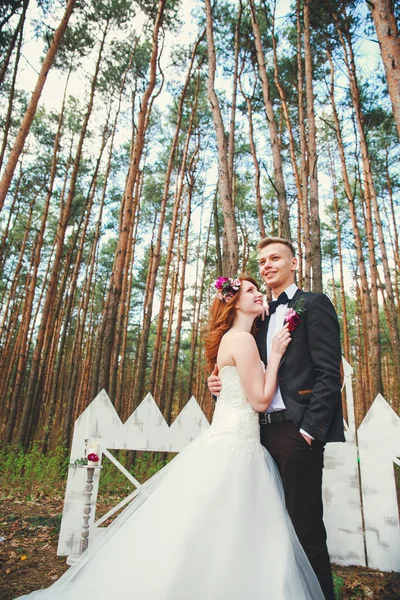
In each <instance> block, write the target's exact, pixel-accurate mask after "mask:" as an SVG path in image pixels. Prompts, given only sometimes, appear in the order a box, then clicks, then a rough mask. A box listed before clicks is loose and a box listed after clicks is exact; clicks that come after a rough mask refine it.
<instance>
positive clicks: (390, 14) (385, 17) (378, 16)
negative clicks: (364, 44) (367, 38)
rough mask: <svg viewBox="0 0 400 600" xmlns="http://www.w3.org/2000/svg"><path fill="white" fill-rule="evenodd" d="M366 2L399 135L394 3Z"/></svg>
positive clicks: (399, 40)
mask: <svg viewBox="0 0 400 600" xmlns="http://www.w3.org/2000/svg"><path fill="white" fill-rule="evenodd" d="M367 4H368V5H369V6H370V8H371V13H372V18H373V20H374V23H375V29H376V33H377V36H378V42H379V48H380V50H381V55H382V62H383V66H384V68H385V73H386V81H387V85H388V90H389V96H390V99H391V101H392V107H393V116H394V120H395V123H396V127H397V132H398V134H399V137H400V34H399V29H398V25H397V22H396V17H395V14H394V6H395V3H394V2H393V0H373V2H368V3H367Z"/></svg>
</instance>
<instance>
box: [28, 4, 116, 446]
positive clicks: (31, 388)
mask: <svg viewBox="0 0 400 600" xmlns="http://www.w3.org/2000/svg"><path fill="white" fill-rule="evenodd" d="M70 1H72V0H70ZM107 32H108V23H107V24H106V27H105V29H104V32H103V38H102V41H101V44H100V49H99V53H98V58H97V62H96V66H95V72H94V76H93V80H92V85H91V91H90V97H89V103H88V108H87V111H86V115H85V118H84V120H83V124H82V128H81V132H80V137H79V142H78V147H77V151H76V155H75V159H74V165H73V168H72V172H71V179H70V182H69V191H68V195H67V198H66V201H65V204H64V202H62V203H61V211H60V218H59V222H58V225H57V234H56V254H55V257H54V263H53V266H52V271H51V275H50V282H49V286H48V289H47V293H46V298H45V301H44V306H43V310H42V315H41V321H40V325H39V331H38V337H37V340H36V346H35V351H34V355H33V358H32V365H31V370H30V378H29V384H28V391H27V395H26V398H25V402H24V407H23V411H22V417H21V421H20V425H19V429H18V439H19V441H20V442H21V443H22V445H23V446H24V448H26V447H27V445H28V443H29V436H30V430H31V426H30V422H32V420H31V417H32V415H34V414H35V413H36V405H37V402H38V400H39V394H40V389H41V385H42V381H41V380H40V378H39V373H40V370H41V359H42V355H46V354H47V345H45V334H46V332H47V334H48V325H49V323H50V321H49V319H51V316H52V305H53V303H54V301H55V296H56V292H57V283H58V278H59V271H60V267H61V260H62V255H63V251H64V240H65V235H66V230H67V227H68V222H69V219H70V215H71V208H72V201H73V199H74V196H75V188H76V183H77V179H78V172H79V167H80V162H81V156H82V149H83V143H84V140H85V137H86V133H87V128H88V124H89V119H90V116H91V113H92V109H93V101H94V95H95V90H96V84H97V79H98V74H99V70H100V62H101V57H102V52H103V48H104V42H105V38H106V35H107Z"/></svg>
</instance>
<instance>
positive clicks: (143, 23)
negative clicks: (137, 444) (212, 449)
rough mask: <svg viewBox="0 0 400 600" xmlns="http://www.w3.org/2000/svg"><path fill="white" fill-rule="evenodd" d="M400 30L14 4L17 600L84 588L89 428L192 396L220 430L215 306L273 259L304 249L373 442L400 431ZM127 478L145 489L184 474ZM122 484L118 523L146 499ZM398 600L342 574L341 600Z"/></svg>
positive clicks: (10, 326)
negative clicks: (83, 437) (82, 426)
mask: <svg viewBox="0 0 400 600" xmlns="http://www.w3.org/2000/svg"><path fill="white" fill-rule="evenodd" d="M399 10H400V7H399V6H398V4H396V3H395V2H391V1H390V0H376V1H374V2H370V1H364V0H349V1H344V0H258V1H257V2H255V1H254V0H241V1H238V0H236V1H234V0H218V1H215V2H214V3H213V5H211V2H210V0H190V1H188V0H183V1H182V2H179V0H158V1H157V2H156V1H153V2H151V1H149V0H137V1H136V0H135V1H131V0H63V1H59V0H36V1H34V0H4V1H3V2H2V3H1V6H0V123H1V132H0V393H1V404H0V440H1V444H0V478H1V481H2V490H3V491H2V494H1V500H2V517H1V518H0V545H1V544H4V543H5V544H6V546H7V547H6V551H5V552H3V553H2V554H0V566H1V567H2V570H1V571H2V574H1V576H0V588H1V590H2V591H1V592H0V597H1V599H2V600H9V598H13V597H15V596H18V595H19V594H20V593H25V592H27V591H29V590H31V589H36V588H39V587H42V586H46V585H49V584H50V583H51V582H52V581H54V579H56V578H57V577H58V576H59V575H60V574H61V572H62V571H63V570H65V568H66V567H65V564H64V561H63V560H60V561H58V563H57V562H55V559H54V554H55V547H56V542H57V532H58V528H59V523H60V511H61V506H62V497H63V489H64V482H65V477H66V472H67V469H68V449H69V446H70V442H71V436H72V431H73V423H74V421H75V419H76V418H77V417H78V416H79V414H81V412H82V411H83V410H84V409H85V407H86V406H88V404H89V403H90V402H91V401H92V400H93V398H94V397H95V395H96V394H97V393H98V392H99V391H100V390H101V389H102V388H105V389H106V390H107V392H108V394H109V396H110V398H111V401H112V402H113V403H114V405H115V407H116V410H117V412H118V413H119V415H120V417H121V419H122V421H125V420H126V419H127V418H128V417H129V416H130V414H131V413H132V411H133V410H134V409H135V408H136V407H137V406H138V405H139V403H140V402H141V401H142V399H143V398H144V396H145V395H146V393H147V392H151V393H152V394H153V396H154V398H155V400H156V402H157V404H158V406H159V407H160V410H161V411H162V412H163V414H164V416H165V418H166V420H167V422H168V423H171V422H172V421H173V420H174V418H175V417H176V415H177V414H178V413H179V412H180V410H181V409H182V408H183V407H184V405H185V404H186V402H187V401H188V400H189V398H190V396H191V395H192V394H193V395H194V396H195V397H196V398H197V400H198V402H199V404H200V406H201V407H202V409H203V410H204V412H205V414H206V415H207V417H208V418H209V419H211V416H212V412H213V401H212V399H211V396H210V394H209V393H208V391H207V387H206V377H207V373H205V370H204V360H203V344H204V333H205V330H206V327H207V316H208V309H209V305H210V302H211V301H212V298H213V296H214V289H213V286H212V282H213V281H214V280H215V278H216V277H218V276H220V275H232V276H234V275H236V274H237V273H239V272H242V271H244V272H246V273H248V274H251V275H253V276H255V277H256V278H258V270H257V262H256V256H255V252H254V249H255V246H256V243H257V241H258V240H259V238H260V237H262V236H265V235H282V236H286V237H290V238H291V239H292V240H293V242H294V244H295V246H296V248H297V251H298V256H299V269H298V284H299V285H300V286H301V287H302V288H303V289H305V290H314V291H324V292H325V293H327V294H328V295H329V297H330V298H331V299H332V302H333V303H334V305H335V308H336V310H337V312H338V315H339V320H340V325H341V335H342V349H343V355H344V356H345V358H346V359H347V360H348V362H349V363H350V364H351V365H352V367H353V370H354V379H353V382H354V395H355V410H356V424H357V425H359V424H360V423H361V421H362V419H363V417H364V416H365V414H366V412H367V411H368V409H369V407H370V406H371V404H372V402H373V400H374V398H375V397H376V395H377V394H378V393H382V394H383V396H384V397H385V398H386V400H387V401H388V402H389V404H390V406H391V407H392V408H393V410H394V411H396V412H397V414H400V385H399V381H400V333H399V320H398V309H399V300H400V286H399V277H400V253H399V226H398V223H399V217H400V215H399V189H400V171H399V135H400V67H399V65H400V39H399V30H398V22H399V21H398V17H399ZM266 292H268V290H266ZM119 459H120V460H121V462H123V463H124V464H126V465H127V467H128V468H130V469H133V471H134V473H135V476H136V477H137V478H138V479H139V480H140V481H143V480H144V479H146V478H147V477H148V476H150V475H151V474H152V473H153V472H154V471H155V470H157V469H158V468H159V467H160V466H162V464H163V461H164V460H165V457H164V456H161V457H160V456H154V455H150V454H141V453H137V455H136V456H135V454H134V453H131V454H129V456H128V455H126V456H125V455H124V453H120V456H119ZM103 466H104V469H103V471H102V478H101V486H100V487H101V490H100V491H101V494H100V500H99V504H98V507H97V508H98V509H99V512H104V511H105V510H107V508H108V507H109V505H110V503H111V504H113V503H114V504H115V502H116V501H118V499H120V496H121V494H123V493H124V492H125V491H126V490H127V482H126V480H125V479H124V478H123V476H122V475H121V476H120V477H119V476H118V475H116V474H115V472H112V470H111V467H112V465H111V464H108V463H107V461H106V460H105V461H103ZM396 474H397V487H398V489H400V485H399V480H400V477H399V472H398V470H397V471H396ZM38 499H39V500H40V501H39V502H38ZM18 507H20V508H18ZM50 565H51V567H50ZM399 586H400V581H399V578H398V576H397V575H395V574H392V575H389V574H386V575H385V577H384V578H383V574H381V573H378V572H372V571H370V570H364V571H362V573H360V569H358V570H357V569H355V570H354V569H352V570H350V571H349V570H347V571H346V570H345V569H340V568H336V569H335V588H336V594H337V598H342V597H345V598H353V597H354V598H356V597H357V598H358V597H368V598H374V597H376V598H379V599H380V600H384V599H389V598H390V599H392V598H393V599H394V598H398V597H399V594H400V587H399Z"/></svg>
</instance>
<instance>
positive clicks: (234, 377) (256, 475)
mask: <svg viewBox="0 0 400 600" xmlns="http://www.w3.org/2000/svg"><path fill="white" fill-rule="evenodd" d="M216 287H217V296H216V298H215V299H214V301H213V305H212V307H211V318H210V328H209V335H208V338H207V340H206V357H207V360H208V362H209V365H211V364H212V366H214V364H215V362H216V363H217V365H218V367H219V372H220V378H221V380H222V382H223V386H222V393H221V396H220V397H219V399H218V401H217V404H216V409H215V414H214V418H213V421H212V425H211V427H210V428H209V429H208V430H207V431H206V432H204V433H203V434H202V435H200V436H199V437H198V438H197V439H196V440H194V441H193V442H192V443H191V444H190V445H189V446H187V447H186V448H185V450H184V451H183V452H181V453H180V454H179V455H178V456H177V457H176V458H174V460H173V461H171V463H170V464H169V465H168V466H167V467H166V468H165V469H163V470H162V471H161V472H160V473H159V474H158V475H156V476H155V477H153V478H152V479H151V480H150V482H149V483H148V484H147V485H145V486H144V488H145V493H142V494H141V495H139V500H137V499H136V500H135V501H134V502H132V504H131V505H130V506H129V507H128V508H127V509H126V510H125V511H124V512H123V513H122V514H121V515H120V516H119V517H118V518H117V519H116V520H115V521H114V522H113V523H112V524H111V525H110V526H109V527H108V528H107V529H106V530H105V532H104V533H103V534H102V535H100V536H99V537H98V538H97V539H96V541H95V542H94V543H93V544H91V545H89V548H88V550H86V552H85V553H84V554H83V555H82V556H81V558H80V560H79V561H78V562H77V563H76V564H75V565H74V566H73V567H71V568H70V569H69V571H67V572H66V573H65V574H64V575H63V576H62V577H61V578H60V579H59V580H58V581H57V582H56V583H55V584H53V585H52V586H51V587H50V588H48V589H47V590H40V591H37V592H33V593H32V594H30V595H29V596H23V598H29V599H30V600H36V598H40V599H41V600H42V599H43V600H50V599H51V600H84V599H88V598H92V599H94V600H111V599H113V600H128V599H133V598H134V599H135V600H267V599H268V600H323V594H322V592H321V588H320V586H319V583H318V581H317V578H316V576H315V575H314V572H313V571H312V569H311V566H310V564H309V562H308V560H307V558H306V555H305V554H304V551H303V549H302V548H301V546H300V543H299V541H298V539H297V537H296V534H295V533H294V530H293V527H292V524H291V522H290V519H289V517H288V515H287V512H286V509H285V502H284V497H283V490H282V484H281V482H280V478H279V474H278V472H277V469H276V467H275V464H274V462H273V460H272V458H271V456H270V455H269V454H268V452H267V451H266V450H265V449H264V448H263V447H262V446H261V444H260V432H259V419H258V412H257V411H265V410H266V409H267V407H268V405H269V403H270V402H271V399H272V397H273V394H274V391H275V387H276V382H277V372H278V365H279V361H280V359H281V357H282V355H283V354H284V352H285V350H286V348H287V346H288V344H289V343H290V334H289V332H288V330H287V327H283V328H282V329H281V330H280V331H279V332H278V333H277V334H276V335H275V337H274V340H273V344H272V352H271V356H270V358H269V361H268V367H267V370H266V371H265V373H264V367H263V365H262V363H261V362H260V358H259V354H258V350H257V347H256V343H255V340H254V337H253V335H252V333H251V332H252V328H253V327H254V319H255V318H256V317H257V316H259V315H260V314H261V313H262V312H263V310H264V307H263V300H262V294H261V293H260V291H259V289H258V286H257V284H256V282H255V281H254V280H253V279H252V278H250V277H240V278H239V279H228V278H219V279H218V280H217V282H216Z"/></svg>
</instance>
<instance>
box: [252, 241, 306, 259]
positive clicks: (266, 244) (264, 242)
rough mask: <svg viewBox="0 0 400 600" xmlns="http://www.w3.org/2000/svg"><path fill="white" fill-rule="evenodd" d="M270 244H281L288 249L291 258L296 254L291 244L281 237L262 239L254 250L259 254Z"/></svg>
mask: <svg viewBox="0 0 400 600" xmlns="http://www.w3.org/2000/svg"><path fill="white" fill-rule="evenodd" d="M270 244H283V245H284V246H286V247H287V248H289V250H290V252H291V253H292V256H296V252H295V249H294V246H293V244H292V242H291V241H290V240H288V239H286V238H281V237H265V238H262V239H261V240H260V241H259V242H258V244H257V248H256V249H257V252H260V250H262V249H263V248H265V247H266V246H269V245H270Z"/></svg>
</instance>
